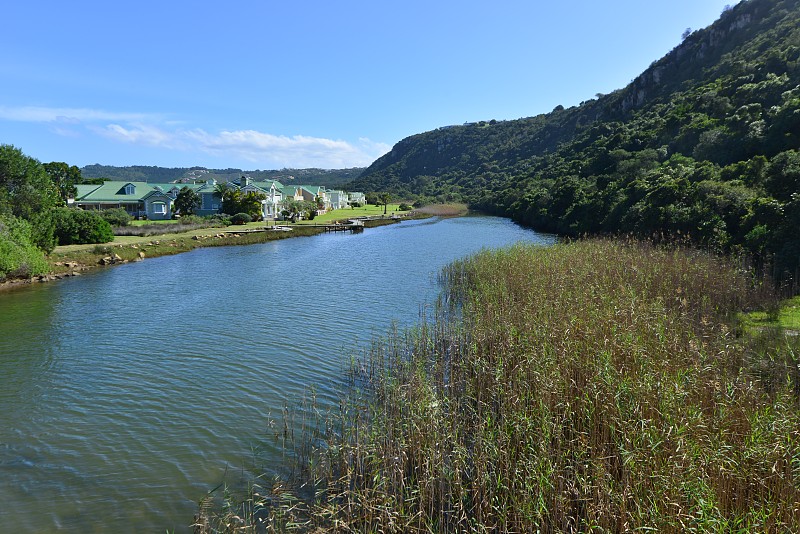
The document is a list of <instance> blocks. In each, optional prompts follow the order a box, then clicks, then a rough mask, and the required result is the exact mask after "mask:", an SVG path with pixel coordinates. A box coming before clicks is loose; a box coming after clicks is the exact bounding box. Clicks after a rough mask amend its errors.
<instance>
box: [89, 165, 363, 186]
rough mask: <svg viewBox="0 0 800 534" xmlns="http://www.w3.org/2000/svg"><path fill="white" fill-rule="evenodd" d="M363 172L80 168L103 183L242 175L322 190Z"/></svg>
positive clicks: (223, 178)
mask: <svg viewBox="0 0 800 534" xmlns="http://www.w3.org/2000/svg"><path fill="white" fill-rule="evenodd" d="M363 170H364V169H362V168H358V167H356V168H352V169H281V170H267V171H261V170H255V171H243V170H242V169H206V168H204V167H191V168H187V167H175V168H165V167H152V166H142V165H133V166H129V167H114V166H111V165H99V164H95V165H87V166H85V167H83V168H82V169H81V175H82V176H83V178H85V179H96V178H105V179H107V180H130V181H132V182H151V183H169V182H175V181H178V180H182V179H189V180H210V179H212V178H213V179H215V180H217V181H218V182H229V181H238V180H239V178H240V177H241V176H242V175H247V176H249V177H250V178H252V179H253V180H255V181H259V182H260V181H268V180H278V181H280V182H285V183H287V184H291V183H298V184H303V185H324V186H326V187H330V188H334V187H339V186H341V185H343V184H345V183H348V182H350V181H352V180H353V179H354V178H355V177H357V176H358V175H359V174H360V173H361V172H362V171H363Z"/></svg>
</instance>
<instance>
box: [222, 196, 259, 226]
mask: <svg viewBox="0 0 800 534" xmlns="http://www.w3.org/2000/svg"><path fill="white" fill-rule="evenodd" d="M266 199H267V195H265V194H263V193H257V192H255V191H248V192H247V193H242V192H241V191H240V190H238V189H231V191H230V192H229V193H227V196H226V197H224V198H223V200H222V212H223V213H228V214H231V215H232V214H236V213H247V214H248V215H250V216H251V217H252V218H253V220H260V219H261V216H262V213H261V203H262V201H264V200H266Z"/></svg>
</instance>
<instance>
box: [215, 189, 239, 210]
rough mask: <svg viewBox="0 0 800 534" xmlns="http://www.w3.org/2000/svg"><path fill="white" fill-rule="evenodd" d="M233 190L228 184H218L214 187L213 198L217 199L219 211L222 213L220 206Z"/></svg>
mask: <svg viewBox="0 0 800 534" xmlns="http://www.w3.org/2000/svg"><path fill="white" fill-rule="evenodd" d="M234 189H235V188H234V187H233V186H232V185H231V184H229V183H228V182H220V183H218V184H217V185H215V186H214V196H215V197H219V205H220V211H222V204H223V202H225V197H227V196H228V195H229V194H230V192H231V191H233V190H234Z"/></svg>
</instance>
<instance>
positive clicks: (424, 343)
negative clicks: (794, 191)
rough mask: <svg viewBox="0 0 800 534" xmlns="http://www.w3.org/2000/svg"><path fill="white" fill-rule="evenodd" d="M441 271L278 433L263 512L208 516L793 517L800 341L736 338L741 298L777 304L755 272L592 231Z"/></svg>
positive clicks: (640, 523) (582, 527) (355, 525)
mask: <svg viewBox="0 0 800 534" xmlns="http://www.w3.org/2000/svg"><path fill="white" fill-rule="evenodd" d="M441 282H442V287H443V292H442V296H441V299H440V303H439V306H438V307H437V311H436V312H435V317H430V318H423V320H421V321H420V324H419V326H417V327H416V328H414V329H412V330H409V331H405V332H393V333H391V334H390V335H388V337H387V338H386V339H384V340H382V341H380V342H376V343H375V344H374V345H373V346H372V348H371V350H369V351H367V353H366V354H364V355H363V356H362V357H359V358H356V359H354V360H353V362H352V365H351V370H350V373H349V377H350V383H349V388H348V389H347V390H346V392H345V395H344V396H343V399H342V402H341V405H340V407H339V410H338V411H337V412H336V413H332V414H328V415H326V416H324V417H323V416H320V415H319V414H318V412H317V414H318V415H317V417H316V418H311V419H308V420H307V421H306V424H305V425H304V428H305V430H303V435H302V436H300V437H299V439H298V440H296V441H294V440H292V441H291V442H284V445H285V446H287V447H289V448H291V449H292V451H293V452H291V454H289V455H287V458H290V459H291V460H292V461H293V462H294V464H293V468H292V470H291V471H290V472H287V476H285V477H284V478H282V479H280V481H278V480H279V479H274V482H273V483H272V487H273V489H269V488H267V489H264V490H262V491H256V492H254V493H253V495H252V496H251V497H252V498H251V499H250V500H249V501H248V502H250V503H251V504H250V506H249V507H248V509H251V510H252V509H256V508H258V509H259V510H260V514H249V515H248V514H245V513H241V509H240V512H239V513H238V515H235V517H236V520H235V521H232V520H231V514H227V515H225V514H222V515H220V516H217V517H216V518H213V517H212V515H210V514H208V513H206V514H201V516H202V517H201V521H198V525H199V526H198V531H199V532H210V531H231V532H234V531H294V530H299V531H340V532H567V533H572V532H589V531H593V532H594V531H596V532H628V531H647V532H691V531H695V532H753V531H758V532H790V531H793V532H797V531H800V417H799V416H800V410H799V409H798V395H799V394H800V387H799V386H798V384H800V372H798V366H797V363H798V362H797V357H796V356H797V355H798V354H800V352H799V351H800V344H799V343H798V342H797V341H796V339H797V338H792V337H787V336H786V335H784V334H783V333H781V332H765V333H763V334H762V335H757V336H755V337H756V338H757V339H754V338H753V337H752V336H741V335H740V334H742V330H741V329H740V328H737V325H736V323H735V317H736V312H738V311H741V310H748V309H768V308H770V307H771V306H773V307H774V300H773V299H772V297H771V296H770V294H769V292H768V291H766V290H764V289H763V287H764V285H763V284H758V283H756V281H754V280H753V279H752V278H751V277H749V276H748V274H747V273H746V272H743V271H741V270H738V269H736V268H735V267H734V266H732V265H731V264H729V263H728V262H727V261H726V260H724V259H720V258H718V257H714V256H711V255H709V254H706V253H702V252H699V251H696V250H690V249H683V248H678V247H675V248H665V247H655V246H652V245H648V244H642V243H633V242H628V243H621V242H614V241H604V240H589V241H580V242H574V243H571V244H564V245H557V246H554V247H548V248H543V247H533V246H527V245H518V246H515V247H512V248H510V249H506V250H500V251H485V252H482V253H480V254H478V255H476V256H474V257H471V258H468V259H465V260H463V261H458V262H455V263H453V264H452V265H450V266H449V267H447V268H446V269H445V270H444V271H443V272H442V274H441ZM767 285H768V284H767ZM301 411H305V412H306V413H309V410H308V409H303V410H301ZM313 411H314V410H310V412H313ZM275 487H277V488H279V491H274V488H275ZM253 503H257V504H258V505H257V506H256V505H254V504H253ZM212 519H215V520H212Z"/></svg>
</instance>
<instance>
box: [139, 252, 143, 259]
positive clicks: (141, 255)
mask: <svg viewBox="0 0 800 534" xmlns="http://www.w3.org/2000/svg"><path fill="white" fill-rule="evenodd" d="M139 259H140V260H143V259H144V252H139Z"/></svg>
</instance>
